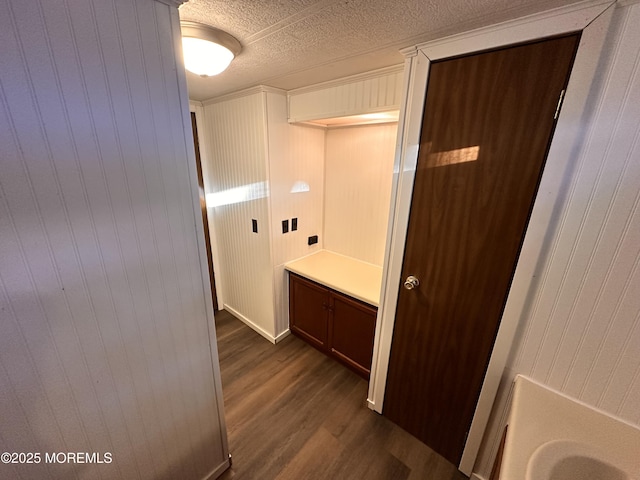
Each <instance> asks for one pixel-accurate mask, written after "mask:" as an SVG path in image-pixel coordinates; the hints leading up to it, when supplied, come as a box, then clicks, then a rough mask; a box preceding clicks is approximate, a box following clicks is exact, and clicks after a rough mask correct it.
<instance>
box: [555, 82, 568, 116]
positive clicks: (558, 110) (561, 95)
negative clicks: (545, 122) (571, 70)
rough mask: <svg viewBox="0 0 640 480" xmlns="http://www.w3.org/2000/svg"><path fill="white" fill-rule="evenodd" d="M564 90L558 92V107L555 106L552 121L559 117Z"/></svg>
mask: <svg viewBox="0 0 640 480" xmlns="http://www.w3.org/2000/svg"><path fill="white" fill-rule="evenodd" d="M565 91H566V90H564V89H562V91H561V92H560V97H559V98H558V105H556V113H555V114H554V115H553V119H554V120H557V119H558V115H560V107H562V101H563V100H564V92H565Z"/></svg>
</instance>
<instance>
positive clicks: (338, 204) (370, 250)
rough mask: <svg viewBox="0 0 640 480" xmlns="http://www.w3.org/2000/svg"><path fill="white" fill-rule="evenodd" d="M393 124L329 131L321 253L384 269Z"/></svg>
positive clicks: (394, 132) (393, 140) (394, 139)
mask: <svg viewBox="0 0 640 480" xmlns="http://www.w3.org/2000/svg"><path fill="white" fill-rule="evenodd" d="M396 132H397V124H395V123H392V124H384V125H367V126H360V127H347V128H336V129H330V130H327V137H326V158H325V200H324V204H325V216H324V235H325V240H324V248H326V249H327V250H331V251H333V252H336V253H340V254H342V255H347V256H349V257H353V258H357V259H358V260H362V261H365V262H369V263H372V264H374V265H379V266H382V263H383V259H384V248H385V242H386V235H387V224H388V217H389V205H390V202H391V181H392V175H393V160H394V155H395V142H396Z"/></svg>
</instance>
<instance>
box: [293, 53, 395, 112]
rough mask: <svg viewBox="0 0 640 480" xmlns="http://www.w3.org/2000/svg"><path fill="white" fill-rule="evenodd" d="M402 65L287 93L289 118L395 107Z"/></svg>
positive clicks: (374, 110) (382, 109) (392, 108)
mask: <svg viewBox="0 0 640 480" xmlns="http://www.w3.org/2000/svg"><path fill="white" fill-rule="evenodd" d="M403 72H404V67H403V66H402V65H399V66H395V67H387V68H382V69H380V70H374V71H372V72H367V73H363V74H359V75H353V76H351V77H346V78H342V79H339V80H334V81H330V82H325V83H320V84H317V85H311V86H309V87H303V88H298V89H296V90H291V91H289V92H288V95H289V121H291V122H305V121H308V120H317V119H321V118H330V117H341V116H349V115H359V114H363V113H372V112H381V111H386V110H397V109H399V108H400V103H401V101H402V75H403Z"/></svg>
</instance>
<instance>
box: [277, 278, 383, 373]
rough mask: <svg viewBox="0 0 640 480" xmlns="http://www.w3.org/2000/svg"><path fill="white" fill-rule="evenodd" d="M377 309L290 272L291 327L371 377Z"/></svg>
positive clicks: (304, 337)
mask: <svg viewBox="0 0 640 480" xmlns="http://www.w3.org/2000/svg"><path fill="white" fill-rule="evenodd" d="M376 314H377V309H376V308H375V307H372V306H370V305H367V304H365V303H363V302H360V301H359V300H355V299H353V298H351V297H348V296H346V295H343V294H341V293H338V292H335V291H333V290H331V289H329V288H328V287H325V286H323V285H320V284H317V283H315V282H312V281H310V280H307V279H305V278H302V277H300V276H298V275H295V274H293V273H292V274H289V328H290V329H291V333H293V334H295V335H297V336H299V337H301V338H302V339H303V340H305V341H307V342H308V343H310V344H311V345H313V346H314V347H316V348H318V349H319V350H321V351H323V352H325V353H326V354H327V355H329V356H330V357H333V358H335V359H336V360H338V361H339V362H341V363H343V364H344V365H346V366H347V367H349V368H350V369H352V370H353V371H355V372H356V373H358V374H359V375H361V376H363V377H364V378H366V379H369V374H370V373H371V357H372V355H373V336H374V333H375V329H376Z"/></svg>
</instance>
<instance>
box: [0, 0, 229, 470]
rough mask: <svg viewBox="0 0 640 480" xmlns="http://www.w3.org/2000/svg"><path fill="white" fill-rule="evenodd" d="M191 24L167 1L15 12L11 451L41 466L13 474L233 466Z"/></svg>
mask: <svg viewBox="0 0 640 480" xmlns="http://www.w3.org/2000/svg"><path fill="white" fill-rule="evenodd" d="M178 21H179V20H178V15H177V10H176V9H175V7H169V6H168V5H166V4H162V3H158V2H155V1H152V0H121V1H118V2H113V1H110V0H107V1H103V0H68V1H62V0H34V1H29V2H21V1H18V0H8V1H7V0H5V1H4V2H2V15H0V43H1V44H2V48H1V49H0V64H1V65H2V68H0V392H1V393H0V418H1V419H2V426H1V428H0V451H2V452H39V453H41V455H42V461H41V462H40V463H37V464H26V465H18V464H0V477H1V478H15V479H21V478H25V479H26V478H60V479H66V478H113V479H118V478H122V479H137V478H149V479H151V478H154V479H157V478H185V479H187V478H189V479H202V478H205V477H206V476H207V475H209V474H210V473H212V472H214V471H216V470H217V469H219V468H220V467H224V465H225V463H226V462H227V459H226V458H225V457H226V455H225V451H226V447H225V443H226V439H225V436H226V433H225V432H224V431H223V427H222V423H223V420H222V418H221V417H220V416H219V414H220V410H219V407H220V405H219V404H218V399H219V398H220V399H221V396H219V395H221V394H220V392H216V381H215V380H214V375H216V373H215V372H216V371H217V368H218V367H217V365H218V364H217V358H216V357H215V353H212V352H215V347H214V348H213V350H212V348H211V345H210V338H213V341H215V332H213V331H210V330H209V327H210V325H208V315H207V313H208V312H207V308H206V303H205V297H204V292H205V291H206V290H207V288H208V286H205V285H204V283H203V282H204V281H205V279H206V277H203V275H202V270H201V267H202V261H201V259H200V258H199V254H198V252H199V250H198V238H197V232H196V225H199V223H198V222H199V220H198V217H197V216H196V208H195V203H194V200H195V196H194V195H195V194H194V190H193V189H192V187H193V186H194V185H195V176H194V175H195V169H194V168H193V167H194V166H193V165H190V162H193V161H194V159H193V153H192V152H193V150H192V148H191V147H189V142H190V141H191V139H190V138H188V136H187V135H186V134H185V132H186V130H185V126H186V125H187V124H186V123H185V121H186V114H187V111H186V101H187V98H186V87H185V83H186V82H185V81H184V78H183V77H180V76H181V75H184V74H183V73H181V70H180V69H181V68H182V67H181V66H180V65H179V64H177V63H176V50H175V47H176V43H175V42H174V38H177V35H178V34H179V30H178ZM176 72H178V73H177V74H176ZM176 75H178V77H177V76H176ZM180 85H181V86H182V87H179V86H180ZM199 228H200V230H201V224H200V227H199ZM205 287H207V288H205ZM209 313H210V312H209ZM211 327H212V326H211ZM212 356H213V357H212ZM53 452H62V453H64V452H86V453H88V454H96V455H97V458H98V459H101V460H105V459H106V454H110V458H111V459H112V460H111V462H110V463H104V464H95V463H84V464H75V463H73V462H70V463H62V464H52V463H47V462H45V461H44V456H45V453H53ZM62 458H63V459H64V457H62Z"/></svg>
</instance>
